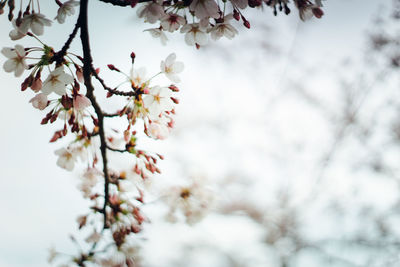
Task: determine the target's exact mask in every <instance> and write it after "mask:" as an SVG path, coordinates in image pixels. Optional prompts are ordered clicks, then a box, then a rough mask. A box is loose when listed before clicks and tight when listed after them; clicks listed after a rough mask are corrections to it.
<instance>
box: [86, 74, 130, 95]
mask: <svg viewBox="0 0 400 267" xmlns="http://www.w3.org/2000/svg"><path fill="white" fill-rule="evenodd" d="M92 74H93V76H94V77H95V78H96V79H97V80H98V81H99V82H100V84H101V85H102V86H103V88H104V89H105V90H107V91H108V92H110V93H111V94H113V95H119V96H135V92H133V91H132V92H123V91H119V90H117V89H112V88H110V87H108V86H107V85H106V84H105V82H104V80H103V79H102V78H101V77H100V76H99V75H98V74H97V72H96V71H95V69H94V68H92Z"/></svg>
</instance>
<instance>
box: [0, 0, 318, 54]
mask: <svg viewBox="0 0 400 267" xmlns="http://www.w3.org/2000/svg"><path fill="white" fill-rule="evenodd" d="M100 1H104V2H110V3H112V4H116V5H122V6H128V5H129V6H131V7H135V6H136V5H137V4H138V3H139V5H140V7H138V8H137V15H138V17H139V18H143V19H144V21H145V22H148V23H151V24H158V25H159V26H158V27H155V28H150V29H147V30H146V31H148V32H149V33H150V34H151V35H152V36H153V37H156V38H159V39H160V41H161V43H162V44H164V45H165V44H166V43H167V41H168V37H167V35H166V34H165V33H166V32H169V33H173V32H178V31H180V33H183V34H185V42H186V43H187V44H188V45H190V46H193V45H194V46H196V47H197V48H199V47H200V46H203V45H205V44H207V42H208V35H210V36H211V38H212V39H213V40H218V39H220V38H221V37H226V38H228V39H232V38H233V37H235V35H237V34H238V30H237V29H236V28H235V27H234V26H233V25H232V21H233V20H236V21H242V23H243V25H244V26H245V27H246V28H250V22H249V20H247V19H246V17H245V16H244V14H243V11H244V9H246V8H262V7H263V6H264V5H265V6H267V7H270V8H272V9H273V13H274V15H277V14H278V10H279V11H281V12H284V13H285V14H286V15H288V14H289V13H290V12H291V10H290V8H289V3H290V0H225V1H221V2H219V1H215V0H182V1H178V0H174V1H171V0H152V1H150V0H148V1H138V0H125V1H123V0H100ZM321 1H322V0H293V4H294V6H295V7H296V8H297V9H298V11H299V16H300V18H301V19H302V20H308V19H310V18H311V17H313V16H315V17H316V18H321V17H322V16H323V14H324V13H323V11H322V9H321V7H322V2H321ZM31 2H33V1H30V3H31ZM55 2H56V3H57V5H58V6H59V9H58V11H57V16H56V17H55V19H56V20H57V21H58V22H59V23H64V22H65V19H66V16H70V15H73V14H74V13H75V10H74V7H75V6H77V5H79V2H78V1H75V0H69V1H66V2H64V3H61V2H60V1H59V0H55ZM6 3H8V4H9V5H10V4H11V7H12V8H11V7H10V13H9V18H10V19H11V18H13V10H14V7H13V5H14V4H13V3H14V1H12V0H5V1H3V2H0V12H4V11H3V9H4V6H5V4H6ZM31 6H32V7H33V3H32V4H31V5H28V6H27V8H26V9H25V10H24V11H23V10H22V9H21V10H20V11H19V13H18V17H17V18H16V19H15V20H14V21H13V25H14V27H15V29H14V30H13V31H12V33H10V36H11V38H13V39H15V38H18V37H19V36H22V35H24V34H26V33H27V31H28V30H29V29H31V30H32V32H33V33H34V34H36V35H42V34H43V28H44V26H50V25H51V21H50V20H49V19H47V18H45V16H44V15H43V14H41V13H35V12H30V8H31Z"/></svg>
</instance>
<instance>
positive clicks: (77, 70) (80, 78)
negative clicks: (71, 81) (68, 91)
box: [75, 65, 84, 83]
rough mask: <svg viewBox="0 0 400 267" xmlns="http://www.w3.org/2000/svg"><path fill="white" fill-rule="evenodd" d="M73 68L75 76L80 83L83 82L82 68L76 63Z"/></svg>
mask: <svg viewBox="0 0 400 267" xmlns="http://www.w3.org/2000/svg"><path fill="white" fill-rule="evenodd" d="M75 68H76V72H75V73H76V77H77V78H78V81H79V82H81V83H83V82H84V79H83V71H82V68H81V67H79V66H78V65H76V66H75Z"/></svg>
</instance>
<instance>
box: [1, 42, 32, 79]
mask: <svg viewBox="0 0 400 267" xmlns="http://www.w3.org/2000/svg"><path fill="white" fill-rule="evenodd" d="M1 53H2V54H3V55H4V56H5V57H6V58H8V60H7V61H6V62H4V65H3V68H4V70H5V71H6V72H14V75H15V77H19V76H21V75H22V73H23V72H24V70H25V69H27V68H28V65H27V64H26V62H25V57H26V52H25V49H24V47H23V46H22V45H15V48H14V49H13V48H9V47H4V48H3V49H2V50H1Z"/></svg>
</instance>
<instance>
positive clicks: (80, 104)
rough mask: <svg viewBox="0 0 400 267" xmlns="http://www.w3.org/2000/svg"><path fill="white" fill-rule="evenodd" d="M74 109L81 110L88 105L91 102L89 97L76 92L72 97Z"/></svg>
mask: <svg viewBox="0 0 400 267" xmlns="http://www.w3.org/2000/svg"><path fill="white" fill-rule="evenodd" d="M73 105H74V109H76V110H78V111H83V110H84V109H85V108H87V107H90V106H91V105H92V102H90V100H89V98H87V97H86V96H84V95H81V94H78V95H76V96H75V97H74V100H73Z"/></svg>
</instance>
